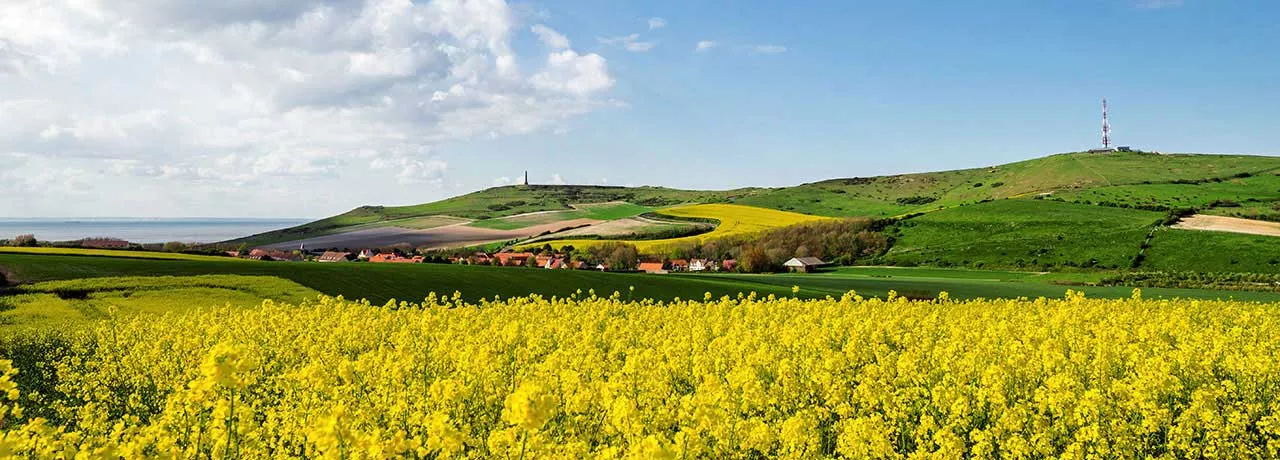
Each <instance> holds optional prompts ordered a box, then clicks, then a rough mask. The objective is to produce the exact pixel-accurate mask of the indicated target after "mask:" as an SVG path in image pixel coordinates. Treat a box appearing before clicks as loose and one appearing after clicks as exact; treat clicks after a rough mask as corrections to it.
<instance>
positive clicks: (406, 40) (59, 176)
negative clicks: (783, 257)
mask: <svg viewBox="0 0 1280 460" xmlns="http://www.w3.org/2000/svg"><path fill="white" fill-rule="evenodd" d="M1276 17H1280V3H1277V2H1274V1H1270V0H1239V1H1231V2H1221V1H1211V0H1078V1H1077V0H1072V1H1044V2H1039V1H1037V2H1028V1H1024V0H983V1H919V0H903V1H894V2H867V1H810V2H764V1H744V0H732V1H730V0H698V1H675V0H651V1H644V2H620V1H605V2H602V1H598V0H546V1H535V2H528V3H525V2H514V1H513V2H504V1H502V0H468V1H463V0H434V1H426V0H415V1H410V0H276V1H272V2H259V1H256V0H224V1H220V2H209V1H204V0H6V1H4V2H0V216H9V217H36V216H162V217H163V216H205V217H220V216H260V217H267V216H273V217H274V216H280V217H283V216H288V217H320V216H325V215H330V214H335V213H339V212H342V211H345V210H348V209H351V208H353V207H356V206H359V205H363V204H387V205H396V204H413V203H422V202H428V201H435V200H438V199H443V198H447V197H449V196H454V195H458V194H462V193H467V192H470V191H474V190H479V189H483V188H486V187H490V186H494V185H502V184H507V183H512V182H516V181H519V180H520V176H521V174H522V173H523V171H525V170H528V171H529V174H530V179H531V181H532V182H535V183H579V184H608V185H662V186H669V187H679V188H694V189H723V188H735V187H744V186H783V185H794V184H798V183H803V182H808V181H816V180H822V179H828V178H834V177H853V176H871V175H880V174H891V173H901V172H918V171H931V170H942V169H954V168H963V167H977V166H984V165H991V164H998V163H1005V162H1010V161H1017V160H1022V159H1027V158H1031V157H1036V156H1041V155H1044V154H1049V153H1056V152H1064V151H1072V150H1083V149H1087V148H1092V147H1095V146H1097V145H1098V144H1099V143H1100V134H1099V124H1100V121H1099V117H1100V115H1099V111H1100V107H1099V104H1100V99H1101V98H1102V97H1104V96H1105V97H1107V98H1109V100H1110V102H1111V106H1112V114H1111V115H1112V124H1113V127H1114V138H1115V141H1116V143H1117V144H1119V145H1132V146H1134V147H1138V148H1144V149H1151V150H1160V151H1175V152H1220V153H1251V154H1269V153H1270V154H1274V153H1276V152H1280V147H1278V146H1280V129H1276V128H1275V126H1276V123H1277V120H1280V85H1276V82H1277V81H1280V60H1277V59H1275V56H1276V54H1275V53H1276V49H1277V47H1280V28H1276V27H1274V18H1276Z"/></svg>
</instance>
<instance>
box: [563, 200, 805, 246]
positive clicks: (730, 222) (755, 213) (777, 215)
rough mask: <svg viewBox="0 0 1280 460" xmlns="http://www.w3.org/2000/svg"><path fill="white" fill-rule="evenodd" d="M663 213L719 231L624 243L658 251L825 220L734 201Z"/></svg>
mask: <svg viewBox="0 0 1280 460" xmlns="http://www.w3.org/2000/svg"><path fill="white" fill-rule="evenodd" d="M660 214H662V215H666V216H673V217H684V218H697V219H714V220H716V221H718V222H719V224H718V225H716V228H715V230H712V231H711V232H709V233H704V234H701V235H697V236H688V237H683V238H671V239H665V240H643V241H624V242H626V243H630V244H634V245H635V246H636V248H637V249H638V250H639V251H640V252H641V253H654V252H658V251H660V250H661V249H662V248H664V247H668V246H672V245H678V244H685V243H693V242H696V241H699V240H709V239H715V238H723V237H729V236H740V235H746V234H751V233H756V232H760V231H763V230H768V229H771V228H778V227H785V226H788V225H795V224H799V223H804V222H812V221H815V220H821V219H823V218H822V217H817V216H808V215H804V214H797V213H793V212H785V211H777V210H773V209H765V208H756V207H751V206H741V205H733V204H699V205H692V206H681V207H676V208H669V209H663V210H662V211H661V212H660ZM599 243H600V241H598V240H559V241H553V242H551V245H552V246H553V247H557V248H558V247H563V246H569V245H571V246H573V247H575V248H582V247H588V246H590V245H592V244H599Z"/></svg>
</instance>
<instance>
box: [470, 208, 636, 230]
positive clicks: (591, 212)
mask: <svg viewBox="0 0 1280 460" xmlns="http://www.w3.org/2000/svg"><path fill="white" fill-rule="evenodd" d="M577 208H578V209H573V210H569V211H551V212H541V213H536V214H524V215H519V216H511V217H503V218H498V219H486V220H477V221H475V222H472V223H470V224H467V225H469V226H472V227H479V228H491V229H494V230H515V229H520V228H525V227H533V226H536V225H542V224H550V223H555V222H564V221H569V220H575V219H592V220H617V219H625V218H627V217H635V216H638V215H641V214H644V213H646V212H649V211H651V210H652V208H649V207H646V206H640V205H636V204H631V203H601V204H593V205H579V206H577Z"/></svg>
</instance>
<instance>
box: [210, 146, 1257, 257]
mask: <svg viewBox="0 0 1280 460" xmlns="http://www.w3.org/2000/svg"><path fill="white" fill-rule="evenodd" d="M1278 170H1280V158H1276V157H1262V156H1238V155H1237V156H1229V155H1152V154H1142V153H1113V154H1087V153H1073V154H1059V155H1051V156H1047V157H1043V158H1037V159H1032V160H1027V161H1021V162H1016V163H1010V164H1005V165H998V166H991V167H984V168H973V169H964V170H955V171H941V172H929V173H918V174H902V175H894V176H880V177H869V178H847V179H832V180H827V181H822V182H816V183H811V184H804V185H798V186H794V187H783V188H771V189H765V188H745V189H737V190H727V191H689V190H676V189H668V188H662V187H635V188H625V187H604V186H577V185H534V186H529V187H525V186H507V187H496V188H492V189H488V190H482V191H478V192H474V193H470V194H467V195H462V196H459V197H454V198H450V199H447V200H443V201H437V202H434V203H426V204H421V205H414V206H398V207H383V206H365V207H360V208H357V209H354V210H352V211H349V212H347V213H344V214H341V215H337V216H333V217H329V218H326V219H321V220H318V221H315V222H311V223H307V224H304V225H300V226H297V227H293V228H288V229H283V230H277V231H273V232H268V233H264V234H261V235H254V236H252V237H247V238H244V239H241V240H236V241H235V242H237V243H239V242H247V243H249V244H251V245H260V244H268V243H277V242H283V241H292V240H297V239H302V238H307V237H313V236H319V235H325V234H330V233H335V232H342V231H346V230H350V229H353V228H358V226H362V225H366V226H367V225H371V224H381V225H393V224H395V221H402V222H403V221H404V220H405V219H414V218H421V217H424V216H442V215H443V216H454V217H460V218H468V219H476V220H479V221H480V222H478V223H475V224H473V225H478V226H495V227H493V228H505V227H507V226H510V225H511V224H510V223H504V222H503V221H493V222H487V221H485V219H493V218H500V217H506V216H512V215H516V214H523V213H529V212H538V211H571V210H572V208H571V205H573V204H580V203H604V202H613V201H625V202H629V203H632V204H634V205H639V206H644V207H666V206H673V205H679V204H691V203H735V204H743V205H748V206H756V207H763V208H769V209H776V210H783V211H792V212H797V213H802V214H810V215H818V216H833V217H842V216H866V217H890V216H899V215H904V214H909V213H918V212H926V211H934V210H938V209H942V208H948V207H955V206H960V205H967V204H974V203H978V202H981V201H983V200H989V199H1002V198H1010V197H1023V196H1029V195H1033V194H1039V193H1046V192H1053V193H1055V195H1064V196H1067V197H1069V200H1071V201H1082V202H1099V201H1117V200H1123V201H1127V202H1135V203H1137V202H1142V201H1150V200H1152V199H1154V200H1156V201H1158V202H1173V201H1177V200H1171V199H1170V198H1174V197H1178V196H1181V195H1187V196H1191V197H1195V198H1193V199H1189V200H1182V201H1188V202H1190V201H1194V202H1197V203H1199V202H1205V201H1206V200H1208V201H1213V200H1214V199H1217V198H1210V197H1217V196H1223V197H1232V196H1236V197H1239V196H1242V195H1241V194H1251V193H1253V192H1254V191H1255V190H1263V189H1266V187H1270V186H1271V185H1270V184H1271V182H1273V181H1274V180H1275V177H1274V173H1275V172H1276V171H1278ZM1266 174H1270V175H1271V177H1255V178H1250V179H1246V180H1243V181H1236V180H1233V176H1240V175H1252V176H1260V175H1266ZM1214 178H1216V179H1220V180H1222V182H1220V183H1214V184H1215V185H1209V186H1207V187H1206V186H1205V185H1208V183H1207V182H1206V183H1204V184H1200V185H1196V184H1189V183H1175V182H1196V181H1206V180H1209V179H1214ZM1162 184H1163V185H1162ZM1118 186H1151V187H1147V188H1144V187H1138V188H1111V187H1118ZM1099 188H1106V189H1105V190H1101V191H1099V192H1098V193H1097V194H1096V195H1083V194H1080V193H1079V192H1080V191H1083V190H1092V189H1099ZM1202 189H1203V190H1202ZM1210 189H1213V190H1210ZM1268 190H1270V191H1269V192H1267V193H1269V194H1271V195H1274V194H1275V193H1276V192H1277V190H1280V189H1275V188H1274V187H1273V188H1272V189H1268ZM1258 199H1263V198H1262V197H1258ZM406 226H407V225H406Z"/></svg>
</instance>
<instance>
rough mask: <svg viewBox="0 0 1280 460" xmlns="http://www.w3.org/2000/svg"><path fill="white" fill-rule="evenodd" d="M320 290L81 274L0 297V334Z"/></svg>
mask: <svg viewBox="0 0 1280 460" xmlns="http://www.w3.org/2000/svg"><path fill="white" fill-rule="evenodd" d="M318 295H320V293H319V292H317V291H315V290H312V289H310V288H306V287H303V286H301V285H299V284H297V283H294V282H292V281H288V280H284V279H280V278H275V277H267V276H237V275H201V276H182V277H173V276H154V277H108V278H84V279H72V280H62V281H46V282H42V283H34V284H28V285H23V286H20V287H18V288H15V289H12V290H10V291H7V292H4V295H3V296H0V333H6V332H14V331H21V330H24V329H26V328H33V327H34V328H49V327H55V326H63V325H68V324H74V323H77V322H81V321H83V320H89V319H101V318H105V317H106V316H107V315H108V314H135V313H166V312H175V311H180V310H182V309H188V308H200V307H221V306H225V305H232V306H238V307H255V306H257V305H260V304H261V303H262V301H263V299H271V300H275V301H280V302H291V303H297V302H301V301H302V300H304V299H309V298H314V297H316V296H318Z"/></svg>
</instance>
